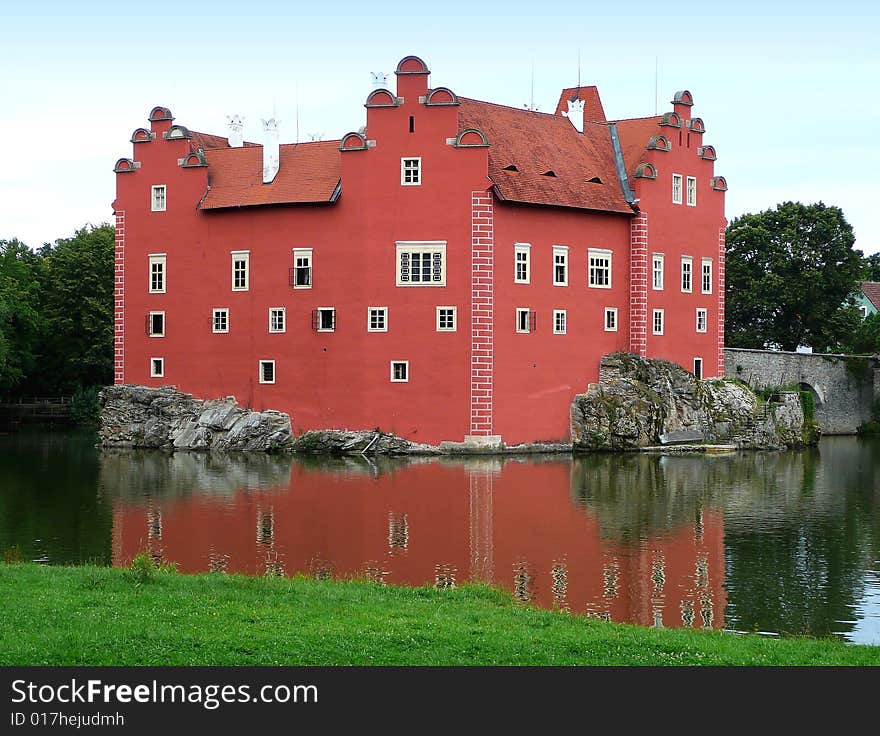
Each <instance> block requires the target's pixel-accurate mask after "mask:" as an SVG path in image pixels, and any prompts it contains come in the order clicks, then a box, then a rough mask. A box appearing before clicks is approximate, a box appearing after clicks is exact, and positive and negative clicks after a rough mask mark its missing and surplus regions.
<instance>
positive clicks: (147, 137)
mask: <svg viewBox="0 0 880 736" xmlns="http://www.w3.org/2000/svg"><path fill="white" fill-rule="evenodd" d="M151 140H153V134H152V133H151V132H150V131H149V130H147V129H146V128H138V129H137V130H136V131H135V132H134V133H132V134H131V142H132V143H149V142H150V141H151Z"/></svg>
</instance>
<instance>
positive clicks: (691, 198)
mask: <svg viewBox="0 0 880 736" xmlns="http://www.w3.org/2000/svg"><path fill="white" fill-rule="evenodd" d="M687 203H688V207H696V206H697V178H696V177H695V176H689V177H688V178H687Z"/></svg>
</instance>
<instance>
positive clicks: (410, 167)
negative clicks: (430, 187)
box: [400, 158, 422, 187]
mask: <svg viewBox="0 0 880 736" xmlns="http://www.w3.org/2000/svg"><path fill="white" fill-rule="evenodd" d="M400 183H401V184H402V185H403V186H405V187H417V186H418V185H419V184H421V183H422V159H421V158H402V159H400Z"/></svg>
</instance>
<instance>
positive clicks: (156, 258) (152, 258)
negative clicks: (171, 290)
mask: <svg viewBox="0 0 880 736" xmlns="http://www.w3.org/2000/svg"><path fill="white" fill-rule="evenodd" d="M147 258H148V259H149V270H148V271H147V287H148V288H149V292H150V294H164V293H165V292H166V290H167V289H168V256H167V255H166V254H165V253H151V254H150V255H149V256H147ZM154 265H157V266H161V267H162V288H161V289H154V288H153V266H154Z"/></svg>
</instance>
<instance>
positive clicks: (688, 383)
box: [571, 353, 818, 450]
mask: <svg viewBox="0 0 880 736" xmlns="http://www.w3.org/2000/svg"><path fill="white" fill-rule="evenodd" d="M674 433H689V434H696V435H698V436H699V437H702V438H703V439H704V440H706V441H710V442H731V443H734V444H736V445H737V446H739V447H743V448H752V449H783V448H786V447H795V446H800V445H804V444H811V443H814V442H815V441H816V439H817V438H818V433H817V432H815V430H814V429H813V427H812V426H811V424H810V423H809V422H807V421H805V419H804V413H803V409H802V408H801V402H800V395H799V394H797V393H791V394H780V395H779V396H778V397H777V400H776V401H774V402H769V403H764V402H762V401H761V400H760V399H759V398H758V397H757V396H756V395H755V394H754V393H753V392H752V391H751V390H750V389H749V388H748V387H747V386H744V385H742V384H740V383H737V382H734V381H728V380H706V381H700V380H697V379H696V378H695V377H694V376H693V374H691V373H689V372H688V371H686V370H684V369H683V368H682V367H681V366H679V365H677V364H675V363H669V362H667V361H665V360H653V359H650V360H649V359H646V358H640V357H639V356H636V355H631V354H628V353H614V354H611V355H606V356H605V357H603V358H602V360H601V362H600V369H599V383H597V384H593V385H591V386H590V387H589V389H588V391H587V393H585V394H580V395H578V396H576V397H575V399H574V401H573V402H572V405H571V436H572V442H573V444H574V447H575V449H580V450H629V449H635V448H638V447H648V446H652V445H659V444H660V443H661V437H664V438H665V437H667V436H669V435H673V434H674Z"/></svg>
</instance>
